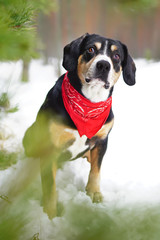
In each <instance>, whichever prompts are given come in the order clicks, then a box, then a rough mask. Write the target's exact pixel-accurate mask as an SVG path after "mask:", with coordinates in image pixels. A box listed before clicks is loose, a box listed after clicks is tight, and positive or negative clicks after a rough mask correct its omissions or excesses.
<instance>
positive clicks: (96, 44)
mask: <svg viewBox="0 0 160 240" xmlns="http://www.w3.org/2000/svg"><path fill="white" fill-rule="evenodd" d="M94 45H95V46H96V48H97V50H99V49H100V48H101V47H102V43H100V42H96V43H95V44H94Z"/></svg>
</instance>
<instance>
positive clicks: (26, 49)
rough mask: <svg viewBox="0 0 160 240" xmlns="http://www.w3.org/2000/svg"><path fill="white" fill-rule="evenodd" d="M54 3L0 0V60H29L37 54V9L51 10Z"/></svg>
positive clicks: (33, 0)
mask: <svg viewBox="0 0 160 240" xmlns="http://www.w3.org/2000/svg"><path fill="white" fill-rule="evenodd" d="M54 3H55V1H52V0H47V1H45V2H44V1H42V0H41V1H38V0H32V1H31V0H28V1H24V0H0V61H6V60H17V59H23V60H25V61H29V60H30V59H31V58H35V57H37V56H38V55H37V53H36V51H35V50H36V48H37V47H38V39H37V35H36V27H35V26H36V17H37V15H38V13H39V11H42V10H43V11H44V12H47V13H48V11H51V10H53V9H54V7H55V4H54ZM47 4H48V5H47Z"/></svg>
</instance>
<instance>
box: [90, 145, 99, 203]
mask: <svg viewBox="0 0 160 240" xmlns="http://www.w3.org/2000/svg"><path fill="white" fill-rule="evenodd" d="M98 154H99V153H98V147H95V148H94V149H93V150H91V170H90V174H89V178H88V183H87V186H86V191H87V194H88V195H89V196H90V197H91V199H92V201H93V202H100V201H101V200H102V195H101V192H100V168H99V166H98Z"/></svg>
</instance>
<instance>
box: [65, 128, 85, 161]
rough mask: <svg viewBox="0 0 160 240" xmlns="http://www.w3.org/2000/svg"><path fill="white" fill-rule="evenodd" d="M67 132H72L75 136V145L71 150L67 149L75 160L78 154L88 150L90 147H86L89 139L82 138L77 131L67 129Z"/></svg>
mask: <svg viewBox="0 0 160 240" xmlns="http://www.w3.org/2000/svg"><path fill="white" fill-rule="evenodd" d="M65 131H66V132H70V133H72V134H73V135H74V136H75V141H74V143H73V144H72V145H71V146H70V147H69V148H67V150H68V151H69V152H70V153H71V154H72V158H75V157H76V156H77V155H78V154H80V153H81V152H83V151H85V150H86V149H87V148H88V146H87V145H85V143H86V140H87V137H86V136H85V135H83V136H82V137H80V136H79V133H78V131H77V130H71V129H65Z"/></svg>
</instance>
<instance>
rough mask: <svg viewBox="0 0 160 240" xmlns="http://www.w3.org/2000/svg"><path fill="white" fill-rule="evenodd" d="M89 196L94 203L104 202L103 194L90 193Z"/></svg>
mask: <svg viewBox="0 0 160 240" xmlns="http://www.w3.org/2000/svg"><path fill="white" fill-rule="evenodd" d="M87 195H88V196H90V198H91V200H92V202H93V203H100V202H102V201H103V195H102V193H101V192H88V191H87Z"/></svg>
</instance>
